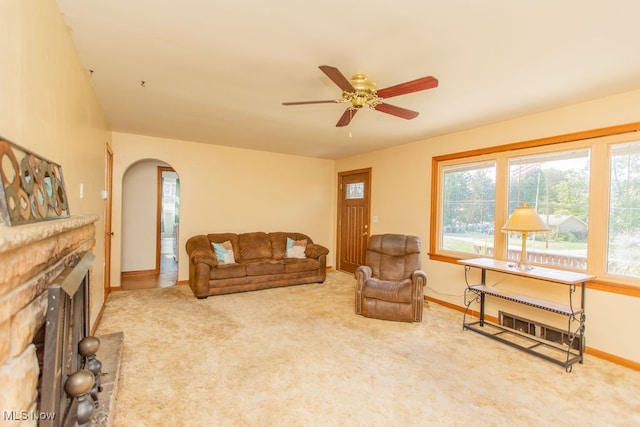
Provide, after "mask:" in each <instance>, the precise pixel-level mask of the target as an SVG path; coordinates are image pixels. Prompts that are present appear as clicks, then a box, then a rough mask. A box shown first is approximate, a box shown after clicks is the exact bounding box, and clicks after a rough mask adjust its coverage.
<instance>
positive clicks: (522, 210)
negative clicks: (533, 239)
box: [502, 202, 550, 233]
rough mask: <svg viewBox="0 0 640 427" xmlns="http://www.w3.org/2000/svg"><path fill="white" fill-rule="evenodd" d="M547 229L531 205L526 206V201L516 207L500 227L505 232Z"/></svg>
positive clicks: (531, 231)
mask: <svg viewBox="0 0 640 427" xmlns="http://www.w3.org/2000/svg"><path fill="white" fill-rule="evenodd" d="M549 230H550V229H549V227H547V225H546V224H545V223H544V221H543V220H542V218H540V215H538V213H537V212H536V211H535V209H533V206H527V203H526V202H525V203H524V204H523V205H522V206H520V207H517V208H516V210H515V212H513V214H511V217H509V220H508V221H507V223H506V224H505V225H504V226H503V227H502V231H505V232H506V231H517V232H521V233H522V232H524V233H533V232H541V231H549Z"/></svg>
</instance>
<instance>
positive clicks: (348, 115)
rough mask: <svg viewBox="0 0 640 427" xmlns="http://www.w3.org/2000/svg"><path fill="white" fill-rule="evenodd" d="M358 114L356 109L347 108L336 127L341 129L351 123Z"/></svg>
mask: <svg viewBox="0 0 640 427" xmlns="http://www.w3.org/2000/svg"><path fill="white" fill-rule="evenodd" d="M357 112H358V110H356V109H355V108H347V109H346V110H344V113H342V116H341V117H340V120H338V123H336V127H338V128H339V127H342V126H346V125H348V124H349V123H351V119H353V116H355V115H356V113H357Z"/></svg>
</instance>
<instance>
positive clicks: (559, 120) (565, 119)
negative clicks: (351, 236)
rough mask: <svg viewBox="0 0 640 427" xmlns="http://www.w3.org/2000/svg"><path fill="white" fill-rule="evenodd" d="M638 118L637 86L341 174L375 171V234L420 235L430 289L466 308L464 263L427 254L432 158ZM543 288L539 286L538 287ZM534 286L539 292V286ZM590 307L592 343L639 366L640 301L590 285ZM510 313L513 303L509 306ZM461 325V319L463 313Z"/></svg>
mask: <svg viewBox="0 0 640 427" xmlns="http://www.w3.org/2000/svg"><path fill="white" fill-rule="evenodd" d="M418 120H428V118H423V119H418ZM639 120H640V91H634V92H629V93H625V94H620V95H617V96H611V97H607V98H603V99H600V100H596V101H592V102H586V103H583V104H577V105H574V106H571V107H568V108H562V109H558V110H553V111H549V112H545V113H542V114H537V115H533V116H527V117H523V118H520V119H517V120H511V121H506V122H502V123H496V124H494V125H491V126H486V127H481V128H476V129H471V130H468V131H465V132H458V133H452V134H449V135H445V136H442V137H437V138H431V139H428V140H424V141H419V142H415V143H412V144H407V145H403V146H400V147H397V148H392V149H388V150H382V151H377V152H372V153H368V154H365V155H361V156H355V157H351V158H345V159H341V160H338V161H337V162H336V171H337V172H341V171H346V170H353V169H359V168H364V167H371V168H372V193H371V198H372V211H371V215H372V216H374V215H376V216H378V220H379V221H378V223H373V224H372V225H371V232H372V233H373V234H378V233H391V232H400V233H409V234H416V235H418V236H420V237H421V239H422V241H423V249H424V251H423V252H424V255H423V268H424V269H425V270H426V272H427V274H428V276H429V282H428V285H427V289H426V294H427V295H429V296H431V297H433V298H437V299H440V300H444V301H447V302H450V303H453V304H456V305H458V306H462V305H463V291H464V287H465V282H464V274H463V268H462V267H461V266H457V265H454V264H450V263H444V262H438V261H431V260H429V257H428V255H427V254H426V251H427V249H428V247H429V221H430V195H431V194H430V193H431V159H432V157H433V156H438V155H442V154H447V153H453V152H459V151H466V150H470V149H474V148H481V147H488V146H494V145H501V144H507V143H512V142H519V141H525V140H530V139H536V138H543V137H549V136H554V135H559V134H565V133H571V132H578V131H584V130H589V129H595V128H600V127H606V126H613V125H618V124H624V123H631V122H636V121H639ZM399 207H402V208H401V209H400V208H399ZM539 285H540V284H539ZM639 285H640V283H639ZM513 286H514V287H515V288H518V286H519V285H518V284H517V283H514V284H513ZM540 288H541V286H538V288H537V289H540ZM532 291H533V292H535V291H536V288H534V289H532ZM548 293H549V294H551V293H555V291H549V292H548ZM563 295H565V294H563ZM554 298H555V296H554ZM586 306H587V313H586V314H587V329H586V337H587V346H588V347H591V348H594V349H597V350H600V351H603V352H606V353H610V354H613V355H616V356H618V357H622V358H625V359H627V360H631V361H634V362H638V363H640V343H638V341H637V340H634V339H629V329H628V328H630V327H631V325H633V324H634V323H635V319H636V314H637V313H638V312H640V298H636V297H629V296H624V295H617V294H610V293H605V292H600V291H591V290H590V291H588V293H587V298H586ZM497 308H498V305H492V306H491V307H490V313H489V314H493V315H497ZM513 310H515V309H512V308H511V307H509V311H513ZM513 314H518V313H513ZM527 314H529V313H528V312H527ZM532 315H536V313H532ZM460 322H461V324H462V316H461V317H460Z"/></svg>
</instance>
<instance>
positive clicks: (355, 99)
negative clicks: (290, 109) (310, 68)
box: [282, 65, 438, 127]
mask: <svg viewBox="0 0 640 427" xmlns="http://www.w3.org/2000/svg"><path fill="white" fill-rule="evenodd" d="M319 68H320V69H321V70H322V72H323V73H325V74H326V75H327V77H329V78H330V79H331V81H333V82H334V83H335V84H336V85H338V87H340V89H342V97H341V98H339V99H335V100H326V101H301V102H283V103H282V105H304V104H328V103H334V102H336V103H339V104H342V103H349V104H351V105H349V106H348V107H347V109H346V110H345V112H344V113H343V114H342V116H341V117H340V120H338V123H337V124H336V126H337V127H341V126H347V125H348V124H349V123H351V119H353V116H355V114H356V113H357V112H358V110H359V109H360V108H362V107H364V106H365V105H367V106H368V107H369V108H371V109H374V110H377V111H381V112H383V113H387V114H391V115H392V116H396V117H401V118H403V119H407V120H411V119H415V118H416V117H418V114H419V113H418V112H417V111H412V110H407V109H406V108H402V107H396V106H395V105H391V104H387V103H386V102H384V100H385V99H387V98H391V97H392V96H398V95H405V94H407V93H412V92H419V91H421V90H427V89H431V88H434V87H437V86H438V79H436V78H435V77H431V76H429V77H422V78H419V79H416V80H412V81H410V82H405V83H400V84H398V85H395V86H390V87H387V88H384V89H380V90H377V89H376V84H375V83H374V82H372V81H371V80H369V78H368V77H367V76H365V75H364V74H356V75H354V76H353V77H351V80H347V78H346V77H345V76H344V75H343V74H342V73H341V72H340V70H338V69H337V68H336V67H331V66H329V65H321V66H320V67H319Z"/></svg>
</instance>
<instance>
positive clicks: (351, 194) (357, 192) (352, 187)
mask: <svg viewBox="0 0 640 427" xmlns="http://www.w3.org/2000/svg"><path fill="white" fill-rule="evenodd" d="M346 198H347V199H364V182H351V183H349V184H347V195H346Z"/></svg>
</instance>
